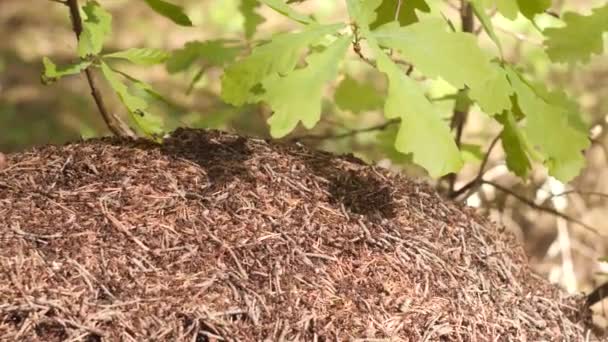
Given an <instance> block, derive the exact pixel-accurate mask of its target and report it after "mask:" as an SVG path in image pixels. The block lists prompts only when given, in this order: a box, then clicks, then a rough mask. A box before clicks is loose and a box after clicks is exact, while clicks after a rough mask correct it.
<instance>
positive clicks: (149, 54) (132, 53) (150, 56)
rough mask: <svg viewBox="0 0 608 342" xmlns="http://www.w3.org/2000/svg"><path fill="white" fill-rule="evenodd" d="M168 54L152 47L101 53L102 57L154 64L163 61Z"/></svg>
mask: <svg viewBox="0 0 608 342" xmlns="http://www.w3.org/2000/svg"><path fill="white" fill-rule="evenodd" d="M169 56H170V54H169V53H168V52H167V51H165V50H161V49H154V48H140V49H136V48H132V49H128V50H123V51H118V52H113V53H109V54H106V55H103V57H104V58H119V59H126V60H128V61H130V62H131V63H135V64H139V65H154V64H160V63H164V62H165V61H166V60H167V59H168V58H169Z"/></svg>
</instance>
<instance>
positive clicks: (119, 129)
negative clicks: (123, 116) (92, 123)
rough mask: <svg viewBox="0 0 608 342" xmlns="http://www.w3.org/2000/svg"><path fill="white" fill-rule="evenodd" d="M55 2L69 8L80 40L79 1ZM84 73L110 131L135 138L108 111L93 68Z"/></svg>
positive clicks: (75, 32) (130, 131)
mask: <svg viewBox="0 0 608 342" xmlns="http://www.w3.org/2000/svg"><path fill="white" fill-rule="evenodd" d="M53 1H55V2H59V3H62V4H64V5H66V6H67V7H68V8H69V10H70V18H71V20H72V30H73V31H74V34H76V39H77V40H79V39H80V34H81V33H82V18H81V17H80V10H79V6H78V0H64V1H57V0H53ZM84 73H85V75H86V77H87V82H88V83H89V88H91V96H93V99H94V100H95V104H96V105H97V109H99V113H100V114H101V117H102V118H103V120H104V122H105V123H106V125H107V126H108V128H109V129H110V131H111V132H112V133H113V134H114V135H116V136H120V137H135V136H136V135H135V133H134V132H133V131H132V130H131V129H130V128H129V126H127V125H126V124H125V123H124V122H122V121H121V120H120V118H118V117H117V116H115V115H114V114H112V113H110V112H109V111H108V109H107V107H106V105H105V102H104V101H103V97H102V96H101V92H100V91H99V89H98V88H97V82H96V80H95V74H93V70H92V68H91V67H88V68H86V69H84Z"/></svg>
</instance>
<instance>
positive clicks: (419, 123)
mask: <svg viewBox="0 0 608 342" xmlns="http://www.w3.org/2000/svg"><path fill="white" fill-rule="evenodd" d="M368 43H369V45H370V48H372V49H373V50H374V51H375V54H376V60H377V64H378V69H379V70H380V71H381V72H383V73H384V74H385V75H386V76H387V77H388V82H389V89H388V94H387V97H386V102H385V105H384V115H385V116H386V117H387V118H388V119H395V118H400V119H401V125H400V127H399V132H398V134H397V139H396V140H395V148H396V149H397V150H398V151H399V152H401V153H405V154H409V153H411V154H412V155H413V161H414V162H415V163H416V164H418V165H420V166H422V167H424V168H425V169H426V170H427V171H428V172H429V174H430V175H431V176H432V177H440V176H443V175H446V174H448V173H452V172H457V171H458V170H460V168H461V167H462V165H463V161H462V158H461V155H460V151H459V150H458V147H457V146H456V142H455V141H454V138H453V137H452V134H451V133H450V129H449V127H448V126H447V125H446V123H445V122H443V121H442V120H441V116H440V113H439V112H438V111H437V109H436V108H435V107H434V106H433V104H432V103H431V102H430V101H429V99H428V98H427V97H426V96H425V94H424V92H423V91H422V89H421V88H420V85H418V83H416V82H415V81H414V80H412V79H411V78H409V77H408V76H407V75H406V74H405V73H404V72H403V71H402V70H401V69H399V67H398V66H397V65H395V63H394V62H393V61H391V60H390V58H388V56H387V55H386V54H384V52H383V51H382V50H381V49H380V47H379V46H378V45H377V44H375V42H374V40H373V39H370V40H369V42H368Z"/></svg>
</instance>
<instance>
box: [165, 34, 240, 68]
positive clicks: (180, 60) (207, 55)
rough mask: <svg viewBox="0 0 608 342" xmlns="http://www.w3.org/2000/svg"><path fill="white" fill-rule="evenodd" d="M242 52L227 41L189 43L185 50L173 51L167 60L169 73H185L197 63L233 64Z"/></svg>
mask: <svg viewBox="0 0 608 342" xmlns="http://www.w3.org/2000/svg"><path fill="white" fill-rule="evenodd" d="M240 51H241V48H240V47H239V46H235V45H234V44H233V43H232V42H230V41H226V40H208V41H205V42H198V41H194V42H188V43H186V44H185V45H184V47H183V48H181V49H178V50H175V51H173V54H172V55H171V56H170V57H169V59H168V60H167V71H169V72H170V73H176V72H180V71H184V70H186V69H188V68H189V67H190V66H191V65H192V64H193V63H195V62H197V61H203V62H205V63H206V64H209V65H215V66H222V65H224V64H229V63H232V62H233V61H234V59H235V58H236V57H237V56H238V54H239V52H240Z"/></svg>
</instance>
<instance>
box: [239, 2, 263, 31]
mask: <svg viewBox="0 0 608 342" xmlns="http://www.w3.org/2000/svg"><path fill="white" fill-rule="evenodd" d="M259 6H260V2H259V1H258V0H241V4H240V5H239V11H240V12H241V15H243V19H244V21H243V29H244V30H245V38H247V39H251V38H252V37H253V35H254V34H255V32H256V30H257V28H258V26H259V25H260V24H262V23H263V22H264V21H265V19H264V17H262V16H261V15H259V14H258V13H256V11H255V10H256V9H257V8H258V7H259Z"/></svg>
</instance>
